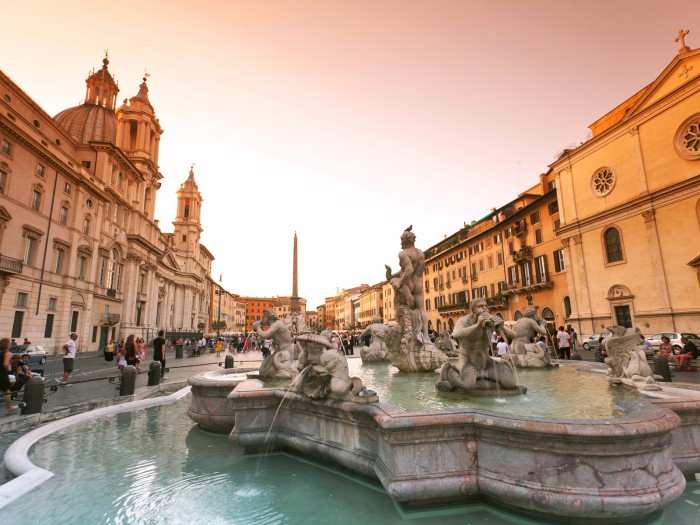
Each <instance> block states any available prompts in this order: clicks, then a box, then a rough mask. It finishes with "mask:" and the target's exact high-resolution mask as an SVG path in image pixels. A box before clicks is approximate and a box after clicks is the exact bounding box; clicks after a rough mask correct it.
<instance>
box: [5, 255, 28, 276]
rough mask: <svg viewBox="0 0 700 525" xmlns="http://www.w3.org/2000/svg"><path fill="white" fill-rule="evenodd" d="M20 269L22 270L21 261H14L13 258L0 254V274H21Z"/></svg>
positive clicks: (22, 262)
mask: <svg viewBox="0 0 700 525" xmlns="http://www.w3.org/2000/svg"><path fill="white" fill-rule="evenodd" d="M22 268H24V261H22V259H15V258H14V257H8V256H7V255H2V254H0V272H4V273H22Z"/></svg>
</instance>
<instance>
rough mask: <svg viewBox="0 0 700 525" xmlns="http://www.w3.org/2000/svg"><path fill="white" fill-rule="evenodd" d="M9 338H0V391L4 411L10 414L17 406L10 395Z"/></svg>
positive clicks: (10, 355)
mask: <svg viewBox="0 0 700 525" xmlns="http://www.w3.org/2000/svg"><path fill="white" fill-rule="evenodd" d="M11 357H12V352H10V340H9V339H8V338H7V337H4V338H2V339H0V392H2V397H3V399H4V400H5V412H7V414H12V413H13V412H16V411H17V407H16V406H15V405H13V404H12V398H11V397H10V386H11V385H10V358H11Z"/></svg>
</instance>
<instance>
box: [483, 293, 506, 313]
mask: <svg viewBox="0 0 700 525" xmlns="http://www.w3.org/2000/svg"><path fill="white" fill-rule="evenodd" d="M486 305H487V306H488V307H489V308H492V309H494V310H505V309H506V308H508V296H507V295H503V293H502V292H501V293H499V294H498V295H494V296H493V297H487V298H486Z"/></svg>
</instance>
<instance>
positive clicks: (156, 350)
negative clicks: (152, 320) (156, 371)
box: [153, 330, 166, 379]
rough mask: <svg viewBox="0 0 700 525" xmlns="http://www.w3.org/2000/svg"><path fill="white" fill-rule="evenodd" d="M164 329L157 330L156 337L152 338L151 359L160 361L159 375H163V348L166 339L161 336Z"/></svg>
mask: <svg viewBox="0 0 700 525" xmlns="http://www.w3.org/2000/svg"><path fill="white" fill-rule="evenodd" d="M164 335H165V330H161V331H159V332H158V337H156V338H155V339H154V340H153V360H154V361H160V377H161V379H162V378H163V376H164V375H165V348H166V346H165V345H166V341H165V339H164V338H163V336H164Z"/></svg>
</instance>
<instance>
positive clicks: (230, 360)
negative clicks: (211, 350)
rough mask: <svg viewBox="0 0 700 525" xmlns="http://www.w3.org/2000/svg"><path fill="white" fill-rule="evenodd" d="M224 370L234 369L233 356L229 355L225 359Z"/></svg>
mask: <svg viewBox="0 0 700 525" xmlns="http://www.w3.org/2000/svg"><path fill="white" fill-rule="evenodd" d="M224 368H233V356H232V355H227V356H226V359H224Z"/></svg>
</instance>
